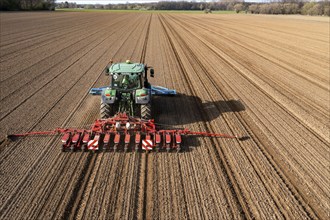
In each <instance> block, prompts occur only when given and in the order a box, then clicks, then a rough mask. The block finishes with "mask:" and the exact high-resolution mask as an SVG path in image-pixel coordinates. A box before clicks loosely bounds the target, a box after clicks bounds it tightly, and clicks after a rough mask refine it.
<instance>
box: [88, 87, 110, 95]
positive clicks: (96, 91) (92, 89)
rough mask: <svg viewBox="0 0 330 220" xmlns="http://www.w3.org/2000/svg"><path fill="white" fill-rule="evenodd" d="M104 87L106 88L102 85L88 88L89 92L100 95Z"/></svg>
mask: <svg viewBox="0 0 330 220" xmlns="http://www.w3.org/2000/svg"><path fill="white" fill-rule="evenodd" d="M106 88H107V86H103V87H99V88H91V90H89V94H92V95H101V94H102V91H103V90H104V89H106Z"/></svg>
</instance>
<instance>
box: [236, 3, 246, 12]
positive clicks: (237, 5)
mask: <svg viewBox="0 0 330 220" xmlns="http://www.w3.org/2000/svg"><path fill="white" fill-rule="evenodd" d="M234 9H235V11H236V13H239V12H240V11H243V9H244V5H243V4H242V3H238V4H236V5H234Z"/></svg>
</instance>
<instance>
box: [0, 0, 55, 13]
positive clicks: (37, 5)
mask: <svg viewBox="0 0 330 220" xmlns="http://www.w3.org/2000/svg"><path fill="white" fill-rule="evenodd" d="M55 7H56V3H55V0H0V10H1V11H20V10H55Z"/></svg>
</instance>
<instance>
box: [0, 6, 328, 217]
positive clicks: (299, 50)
mask: <svg viewBox="0 0 330 220" xmlns="http://www.w3.org/2000/svg"><path fill="white" fill-rule="evenodd" d="M0 20H1V38H0V40H1V42H0V65H1V73H0V74H1V82H0V88H1V99H0V106H1V115H0V126H1V137H2V138H1V148H0V150H1V152H0V163H1V164H0V175H1V179H0V219H36V218H38V219H58V218H68V219H97V218H99V219H127V218H128V219H131V218H138V219H246V218H248V219H252V218H256V219H285V218H286V219H317V218H320V219H327V218H329V217H330V211H329V204H330V183H329V179H330V162H329V161H330V148H329V147H330V144H329V143H330V134H329V127H330V116H329V112H330V104H329V103H330V94H329V93H330V88H329V85H330V79H329V78H330V77H329V75H330V73H329V69H330V64H329V62H330V61H329V60H330V55H329V51H330V48H329V45H330V41H329V19H328V18H322V17H318V18H309V17H299V16H251V15H216V14H209V15H202V14H170V13H167V14H153V13H74V12H72V13H71V12H67V13H60V12H58V13H43V12H42V13H41V12H40V13H1V14H0ZM111 58H112V59H113V60H114V61H123V60H127V59H130V60H132V61H135V62H144V63H147V64H149V65H151V66H153V67H154V69H155V78H153V79H151V83H152V84H155V85H160V86H165V87H168V88H173V89H176V90H177V92H178V93H180V94H179V95H178V96H176V97H161V98H160V97H155V98H154V100H153V108H154V109H153V116H154V118H155V120H156V121H157V122H158V123H161V124H169V125H172V127H177V128H182V127H186V128H189V129H190V130H195V131H209V132H217V133H219V132H221V133H228V134H237V135H239V136H248V137H249V138H246V139H245V140H242V141H239V140H235V139H214V138H213V139H212V138H202V137H198V138H191V139H185V149H184V151H183V152H182V153H165V152H161V153H149V154H145V153H121V152H118V153H113V152H106V153H82V152H75V153H69V152H68V153H62V152H61V150H60V137H58V136H55V137H49V136H46V137H45V136H42V137H40V136H39V137H29V138H24V139H20V140H18V141H15V142H8V141H7V140H5V139H4V136H5V134H7V133H17V132H26V131H36V130H52V129H54V128H56V127H82V128H83V127H88V125H90V124H91V123H93V121H94V120H95V119H96V118H98V117H99V116H98V114H99V103H100V101H99V100H100V99H99V97H97V96H96V97H95V96H90V95H88V91H89V89H90V88H92V87H99V86H103V85H106V84H107V83H109V82H108V78H107V77H106V76H105V75H104V74H103V70H104V67H105V66H106V65H107V64H108V63H109V61H110V59H111Z"/></svg>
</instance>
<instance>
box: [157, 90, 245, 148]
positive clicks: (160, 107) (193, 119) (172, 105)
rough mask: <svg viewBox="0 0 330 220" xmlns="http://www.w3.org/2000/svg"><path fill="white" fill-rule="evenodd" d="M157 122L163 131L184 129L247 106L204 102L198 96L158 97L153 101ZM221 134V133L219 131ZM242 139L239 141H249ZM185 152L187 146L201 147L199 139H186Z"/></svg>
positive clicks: (225, 102) (234, 103) (236, 103)
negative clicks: (186, 126)
mask: <svg viewBox="0 0 330 220" xmlns="http://www.w3.org/2000/svg"><path fill="white" fill-rule="evenodd" d="M152 106H153V112H152V115H153V116H154V119H155V122H156V123H157V126H158V127H159V128H163V129H171V128H176V129H181V128H182V129H183V128H185V125H188V124H193V123H197V122H210V121H212V120H214V119H216V118H218V117H221V114H223V113H226V112H241V111H244V110H245V106H244V105H243V103H242V102H241V101H240V100H219V101H208V102H202V100H201V99H200V98H199V97H197V96H190V95H186V94H178V95H176V96H156V97H153V100H152ZM219 132H221V131H219ZM247 139H248V137H241V138H239V140H247ZM184 143H185V144H184V145H185V148H186V149H185V150H184V152H187V151H189V149H190V148H187V146H200V143H199V141H198V138H193V137H189V138H188V137H184Z"/></svg>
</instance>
